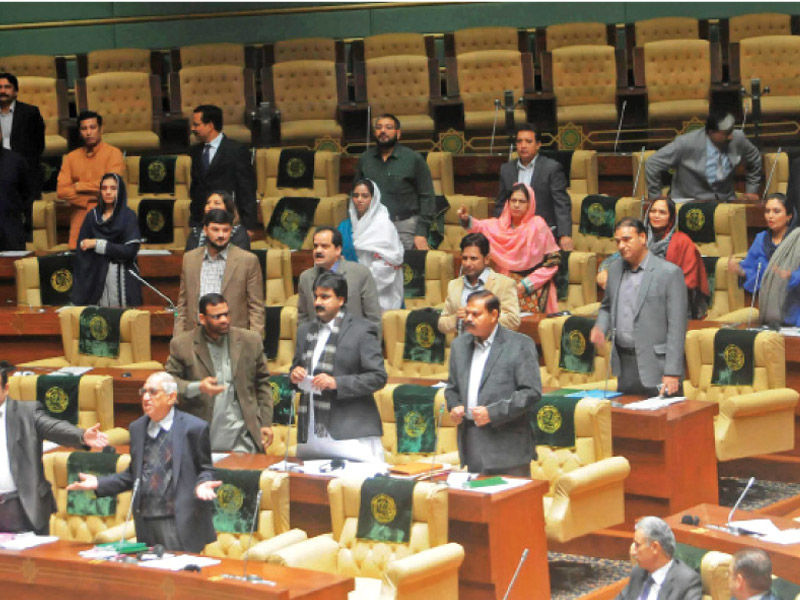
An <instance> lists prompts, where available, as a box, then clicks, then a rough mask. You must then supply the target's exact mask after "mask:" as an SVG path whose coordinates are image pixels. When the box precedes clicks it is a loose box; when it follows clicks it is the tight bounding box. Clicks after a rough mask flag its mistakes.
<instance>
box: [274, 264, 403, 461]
mask: <svg viewBox="0 0 800 600" xmlns="http://www.w3.org/2000/svg"><path fill="white" fill-rule="evenodd" d="M347 288H348V282H347V279H346V278H345V277H344V276H343V275H341V274H339V273H323V274H321V275H320V276H319V277H318V278H317V280H316V281H315V282H314V312H315V314H316V318H315V319H314V320H313V321H306V322H305V323H303V324H302V325H300V327H299V328H298V331H297V348H296V350H295V355H294V361H293V362H292V368H291V370H290V373H289V377H290V379H291V381H292V383H293V384H294V385H295V386H297V387H298V388H299V389H300V391H301V392H302V396H301V400H300V408H299V410H298V422H297V423H298V425H297V442H298V444H297V455H298V456H301V457H326V458H328V457H331V458H346V459H350V460H358V461H377V462H383V448H382V446H381V434H382V433H383V428H382V426H381V418H380V415H379V414H378V408H377V406H376V405H375V398H374V397H373V394H374V393H375V392H376V391H378V390H379V389H381V388H382V387H383V386H384V385H385V384H386V379H387V376H386V370H385V368H384V366H383V354H382V352H381V343H380V340H379V338H378V328H377V327H376V325H375V324H374V323H371V322H369V321H367V320H366V319H362V318H361V317H358V316H356V315H354V314H352V313H351V312H350V311H349V310H347V308H346V303H347V298H348V294H347Z"/></svg>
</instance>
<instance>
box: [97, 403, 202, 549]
mask: <svg viewBox="0 0 800 600" xmlns="http://www.w3.org/2000/svg"><path fill="white" fill-rule="evenodd" d="M149 423H150V417H148V416H146V415H143V416H141V417H139V418H138V419H136V420H135V421H134V422H133V423H131V425H130V433H131V463H130V466H129V467H128V470H127V471H123V472H121V473H114V474H113V475H108V476H106V477H101V478H99V479H98V481H97V490H96V492H95V493H96V494H97V495H98V496H115V495H117V494H121V493H122V492H126V491H128V490H130V489H132V488H133V482H134V481H136V480H137V479H139V478H140V477H141V476H142V465H143V463H144V443H145V437H146V436H147V425H148V424H149ZM170 431H171V433H172V471H173V477H172V485H173V486H174V492H175V522H176V524H177V527H178V535H179V536H180V538H181V541H182V542H183V549H184V550H186V551H187V552H200V551H202V550H203V548H204V547H205V545H206V544H210V543H211V542H214V541H216V539H217V534H216V532H215V531H214V523H213V521H212V505H213V504H212V503H211V502H206V501H203V500H200V499H199V498H197V496H195V493H194V490H195V487H197V485H198V484H199V483H202V482H203V481H211V480H212V479H213V476H212V471H211V469H212V464H211V442H210V441H209V434H208V423H206V422H205V421H203V420H201V419H198V418H197V417H193V416H192V415H187V414H186V413H184V412H181V411H179V410H177V409H176V410H175V417H174V420H173V421H172V428H171V429H170ZM146 485H147V482H146V481H142V482H140V484H139V492H140V493H137V495H136V498H135V499H134V506H133V521H134V525H135V527H136V537H137V539H138V540H139V541H140V542H144V543H146V544H151V540H152V536H151V533H150V530H149V528H148V526H147V520H146V519H144V518H143V517H142V512H141V511H142V502H141V500H142V494H141V491H142V488H143V487H144V486H146Z"/></svg>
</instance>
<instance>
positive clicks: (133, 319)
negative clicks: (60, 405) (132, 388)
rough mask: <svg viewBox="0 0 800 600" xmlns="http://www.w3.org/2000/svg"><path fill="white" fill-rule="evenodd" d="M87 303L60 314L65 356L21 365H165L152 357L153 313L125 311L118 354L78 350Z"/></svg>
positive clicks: (121, 324) (137, 366) (131, 367)
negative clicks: (107, 355)
mask: <svg viewBox="0 0 800 600" xmlns="http://www.w3.org/2000/svg"><path fill="white" fill-rule="evenodd" d="M84 308H86V307H85V306H69V307H65V308H62V309H61V312H60V313H59V315H58V320H59V325H60V326H61V341H62V343H63V347H64V356H56V357H53V358H45V359H43V360H36V361H33V362H27V363H23V364H21V365H19V366H21V367H56V368H60V367H69V366H73V367H118V368H122V369H156V370H159V371H160V370H162V369H163V368H164V366H163V365H162V364H161V363H159V362H156V361H154V360H151V358H150V313H149V312H147V311H146V310H138V309H130V310H126V311H125V313H123V315H122V320H121V321H120V324H119V328H120V342H119V356H118V357H117V358H104V357H99V356H89V355H86V354H80V353H79V352H78V334H79V331H80V327H79V326H80V315H81V313H82V312H83V309H84Z"/></svg>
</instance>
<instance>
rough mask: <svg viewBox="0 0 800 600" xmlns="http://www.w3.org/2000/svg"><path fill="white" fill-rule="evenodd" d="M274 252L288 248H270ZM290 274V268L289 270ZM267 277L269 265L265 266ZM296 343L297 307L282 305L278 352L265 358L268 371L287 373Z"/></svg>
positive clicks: (271, 252)
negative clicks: (271, 358)
mask: <svg viewBox="0 0 800 600" xmlns="http://www.w3.org/2000/svg"><path fill="white" fill-rule="evenodd" d="M274 252H285V253H287V254H288V253H289V251H288V250H270V252H269V254H273V253H274ZM289 274H290V275H291V270H290V271H289ZM267 276H268V277H269V267H268V268H267ZM296 344H297V308H295V307H294V306H284V307H283V310H282V311H281V337H280V339H279V340H278V354H277V356H276V357H275V359H274V360H267V368H268V369H269V372H270V373H273V374H275V373H288V372H289V367H291V366H292V360H293V359H294V351H295V346H296Z"/></svg>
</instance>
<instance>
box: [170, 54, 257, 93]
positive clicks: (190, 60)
mask: <svg viewBox="0 0 800 600" xmlns="http://www.w3.org/2000/svg"><path fill="white" fill-rule="evenodd" d="M180 57H181V70H183V69H185V68H187V67H206V66H211V65H213V66H220V65H227V66H232V67H240V68H244V66H245V65H244V44H230V43H226V42H222V43H215V44H195V45H193V46H183V47H182V48H181V50H180ZM198 104H199V103H198ZM220 106H223V105H220Z"/></svg>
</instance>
